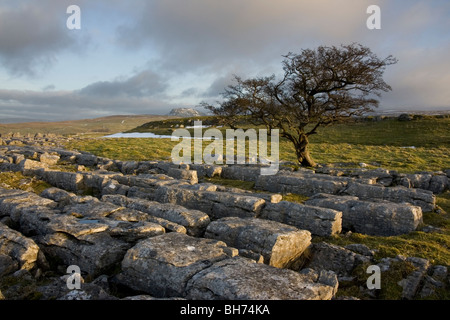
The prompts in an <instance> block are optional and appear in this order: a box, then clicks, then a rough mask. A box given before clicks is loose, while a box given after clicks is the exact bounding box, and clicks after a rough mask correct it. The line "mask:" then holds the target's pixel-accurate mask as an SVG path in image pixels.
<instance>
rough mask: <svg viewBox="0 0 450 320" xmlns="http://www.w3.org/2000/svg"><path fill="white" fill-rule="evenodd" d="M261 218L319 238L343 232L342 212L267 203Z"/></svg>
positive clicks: (308, 206) (287, 203)
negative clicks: (306, 231) (308, 232)
mask: <svg viewBox="0 0 450 320" xmlns="http://www.w3.org/2000/svg"><path fill="white" fill-rule="evenodd" d="M259 218H262V219H269V220H273V221H278V222H281V223H284V224H288V225H291V226H295V227H297V228H298V229H302V230H308V231H310V232H311V233H312V234H313V235H318V236H325V237H329V236H332V235H334V234H338V233H340V232H341V230H342V212H340V211H337V210H333V209H328V208H320V207H315V206H310V205H303V204H299V203H294V202H289V201H281V202H279V203H267V204H266V206H265V207H264V208H263V209H262V210H261V214H260V215H259Z"/></svg>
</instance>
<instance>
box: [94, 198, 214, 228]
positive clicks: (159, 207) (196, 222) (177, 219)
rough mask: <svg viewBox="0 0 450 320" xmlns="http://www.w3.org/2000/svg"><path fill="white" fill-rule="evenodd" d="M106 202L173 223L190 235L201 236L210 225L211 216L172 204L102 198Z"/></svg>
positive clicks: (133, 199)
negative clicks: (183, 228)
mask: <svg viewBox="0 0 450 320" xmlns="http://www.w3.org/2000/svg"><path fill="white" fill-rule="evenodd" d="M102 199H103V200H105V201H110V202H113V203H115V204H117V205H121V206H124V207H127V208H129V209H134V210H138V211H142V212H146V213H148V214H149V215H151V216H154V217H157V218H162V219H165V220H168V221H172V222H174V223H176V224H179V225H181V226H183V227H185V228H186V231H187V233H188V234H189V235H193V236H201V235H203V233H204V232H205V229H206V227H207V226H208V224H209V223H210V219H209V216H208V215H207V214H206V213H204V212H202V211H198V210H193V209H186V208H185V207H182V206H179V205H175V204H170V203H159V202H156V201H148V200H144V199H138V198H127V197H124V196H120V195H106V196H103V197H102Z"/></svg>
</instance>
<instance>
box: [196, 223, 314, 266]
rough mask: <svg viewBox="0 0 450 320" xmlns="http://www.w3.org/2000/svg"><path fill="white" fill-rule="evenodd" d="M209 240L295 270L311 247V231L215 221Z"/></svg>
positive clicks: (208, 229)
mask: <svg viewBox="0 0 450 320" xmlns="http://www.w3.org/2000/svg"><path fill="white" fill-rule="evenodd" d="M205 237H206V238H211V239H216V240H221V241H224V242H225V243H226V244H227V245H229V246H231V247H235V248H237V249H239V250H250V251H253V252H255V253H258V254H261V255H262V256H263V258H264V263H266V264H269V265H271V266H274V267H278V268H289V267H290V266H292V265H293V263H295V262H296V261H297V260H298V259H299V257H300V256H301V255H302V253H303V252H304V251H305V249H306V248H307V247H308V246H309V245H310V244H311V233H310V232H309V231H306V230H299V229H297V228H295V227H293V226H289V225H286V224H283V223H279V222H275V221H269V220H263V219H257V218H239V217H228V218H222V219H219V220H216V221H213V222H211V223H210V224H209V225H208V228H207V229H206V232H205Z"/></svg>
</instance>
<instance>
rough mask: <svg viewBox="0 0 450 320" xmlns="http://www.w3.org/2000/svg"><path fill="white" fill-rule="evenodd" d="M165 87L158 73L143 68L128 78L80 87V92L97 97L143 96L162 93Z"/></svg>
mask: <svg viewBox="0 0 450 320" xmlns="http://www.w3.org/2000/svg"><path fill="white" fill-rule="evenodd" d="M167 88H168V85H167V83H166V81H165V80H164V79H162V77H161V76H160V75H158V74H156V73H154V72H152V71H150V70H144V71H141V72H139V73H138V74H136V75H134V76H132V77H130V78H128V79H116V80H114V81H99V82H95V83H93V84H90V85H88V86H86V87H84V88H83V89H81V90H80V94H82V95H89V96H99V97H111V96H121V95H125V96H129V97H143V96H148V95H155V94H162V93H163V92H164V91H165V90H166V89H167Z"/></svg>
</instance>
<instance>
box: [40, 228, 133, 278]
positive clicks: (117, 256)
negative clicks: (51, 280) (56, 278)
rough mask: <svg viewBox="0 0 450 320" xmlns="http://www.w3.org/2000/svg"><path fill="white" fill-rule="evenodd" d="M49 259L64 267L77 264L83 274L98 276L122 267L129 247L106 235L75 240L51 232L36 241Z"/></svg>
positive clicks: (76, 238) (87, 236)
mask: <svg viewBox="0 0 450 320" xmlns="http://www.w3.org/2000/svg"><path fill="white" fill-rule="evenodd" d="M37 242H38V243H39V245H40V247H41V249H42V251H43V252H44V253H45V255H46V256H47V257H51V258H53V259H54V260H56V261H59V262H60V263H61V264H63V265H64V266H69V265H77V266H79V267H80V269H81V272H82V274H88V275H91V276H98V275H100V274H102V273H105V272H108V271H110V270H111V269H112V268H114V267H115V266H116V265H117V264H119V263H120V262H121V261H122V259H123V257H124V255H125V253H126V251H127V250H128V249H129V248H130V244H128V243H126V242H124V241H121V240H118V239H114V238H112V237H111V236H110V235H109V234H108V233H107V232H96V233H90V234H83V235H79V236H78V237H73V236H72V235H70V234H67V233H64V232H56V233H49V234H46V235H45V236H41V237H39V238H38V239H37Z"/></svg>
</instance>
